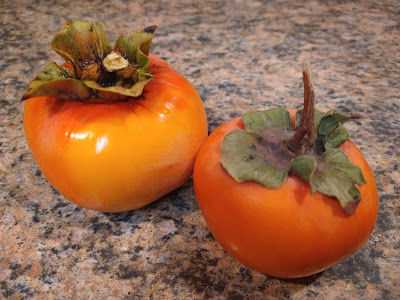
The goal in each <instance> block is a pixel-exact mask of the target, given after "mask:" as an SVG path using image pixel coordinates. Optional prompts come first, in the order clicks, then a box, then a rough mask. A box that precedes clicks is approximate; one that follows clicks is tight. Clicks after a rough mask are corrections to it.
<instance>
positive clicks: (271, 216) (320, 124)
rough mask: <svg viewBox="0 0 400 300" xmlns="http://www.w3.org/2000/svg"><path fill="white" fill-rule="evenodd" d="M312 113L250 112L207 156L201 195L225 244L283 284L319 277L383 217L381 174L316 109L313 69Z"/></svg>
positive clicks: (219, 136) (198, 185)
mask: <svg viewBox="0 0 400 300" xmlns="http://www.w3.org/2000/svg"><path fill="white" fill-rule="evenodd" d="M303 78H304V79H303V80H304V90H305V92H304V104H305V107H304V109H303V110H300V111H298V112H295V111H293V110H286V109H283V108H282V109H281V108H277V109H270V110H267V111H263V112H252V111H250V112H246V113H245V114H244V115H243V116H242V117H237V118H235V119H233V120H230V121H228V122H227V123H225V124H223V125H222V126H220V127H219V128H217V129H216V130H215V131H214V132H213V133H211V135H210V136H209V137H208V138H207V140H206V141H205V142H204V144H203V145H202V146H201V148H200V151H199V153H198V155H197V158H196V162H195V167H194V173H193V181H194V191H195V196H196V199H197V202H198V205H199V207H200V209H201V212H202V213H203V215H204V218H205V220H206V222H207V224H208V226H209V228H210V230H211V232H212V234H213V235H214V237H215V239H216V240H217V242H218V243H219V244H220V245H221V246H222V248H223V249H225V251H226V252H227V253H228V254H230V255H231V256H233V257H234V258H235V259H237V260H238V261H239V262H241V263H242V264H244V265H245V266H247V267H249V268H251V269H254V270H257V271H259V272H262V273H264V274H268V275H271V276H275V277H280V278H296V277H304V276H308V275H312V274H315V273H318V272H320V271H322V270H325V269H326V268H329V267H330V266H332V265H334V264H335V263H337V262H339V261H340V260H342V259H344V258H346V257H348V256H350V255H352V254H353V253H355V252H356V251H357V250H358V249H359V248H360V247H361V246H362V245H363V244H364V243H365V242H366V241H367V239H368V237H369V235H370V234H371V232H372V230H373V228H374V225H375V222H376V218H377V213H378V193H377V188H376V184H375V180H374V176H373V174H372V171H371V169H370V167H369V166H368V164H367V162H366V160H365V159H364V157H363V155H362V153H361V152H360V150H359V149H358V148H357V146H356V145H355V144H354V143H353V142H351V141H350V140H349V136H348V133H347V131H346V130H345V129H344V127H343V126H342V123H343V122H344V121H346V120H347V119H348V118H349V116H345V115H342V114H336V113H334V112H333V111H330V112H328V113H321V112H319V111H318V110H316V109H314V89H313V84H312V82H311V73H310V71H309V65H308V63H306V64H305V66H304V71H303Z"/></svg>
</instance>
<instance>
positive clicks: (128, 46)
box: [114, 26, 156, 68]
mask: <svg viewBox="0 0 400 300" xmlns="http://www.w3.org/2000/svg"><path fill="white" fill-rule="evenodd" d="M155 29H156V26H150V27H147V28H145V29H143V30H137V31H135V32H133V33H128V34H124V35H121V36H119V37H118V39H117V40H116V42H115V46H114V49H115V51H116V52H118V53H120V54H121V55H122V56H124V57H126V59H128V61H129V63H130V64H131V65H134V66H138V67H139V68H147V67H148V66H149V64H150V59H149V57H148V55H149V52H150V46H151V41H152V39H153V34H154V31H155Z"/></svg>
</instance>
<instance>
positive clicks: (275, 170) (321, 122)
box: [220, 93, 366, 214]
mask: <svg viewBox="0 0 400 300" xmlns="http://www.w3.org/2000/svg"><path fill="white" fill-rule="evenodd" d="M307 96H308V93H307ZM312 101H313V99H312ZM311 106H312V108H313V103H312V104H311ZM310 114H311V115H312V117H313V120H312V123H313V124H312V126H311V127H309V128H314V130H315V131H314V133H313V134H312V136H313V138H312V139H313V141H312V144H310V138H309V133H307V130H305V134H302V135H303V136H302V137H301V138H302V139H300V142H301V143H300V144H299V145H296V146H295V147H294V148H296V151H293V149H290V148H288V147H287V141H288V140H291V138H292V137H293V136H294V135H296V134H297V133H298V132H299V131H300V130H299V128H301V126H302V122H303V121H304V120H306V118H305V117H304V110H303V109H301V110H298V111H297V112H296V115H295V127H294V128H293V127H292V124H291V121H290V114H289V112H288V111H287V110H285V109H283V108H273V109H269V110H265V111H248V112H246V113H245V114H244V115H243V116H242V121H243V124H244V130H235V131H233V132H231V133H229V134H228V135H226V137H225V138H224V140H223V141H222V144H221V159H220V162H221V165H222V167H223V168H224V169H225V170H226V172H227V173H228V174H229V175H231V176H232V177H233V178H234V179H235V180H236V181H238V182H249V181H253V182H256V183H259V184H261V185H263V186H265V187H266V188H272V189H274V188H278V187H280V186H281V185H282V184H283V183H284V182H285V180H286V177H287V176H288V175H289V174H291V175H295V176H298V177H300V178H301V179H303V180H304V181H305V182H306V183H307V184H308V185H309V186H310V192H311V194H314V193H316V192H320V193H322V194H324V195H327V196H332V197H335V198H336V199H337V200H338V201H339V203H340V205H341V206H342V208H343V211H344V212H345V213H346V214H352V213H354V211H355V208H356V207H357V204H358V202H359V201H360V199H361V193H360V191H359V189H358V184H365V183H366V181H365V179H364V177H363V174H362V170H361V168H360V167H358V166H356V165H354V164H353V163H352V162H351V161H350V159H349V157H348V156H347V155H346V154H345V153H344V152H343V151H341V150H340V149H338V147H339V146H340V145H342V144H343V143H344V142H345V141H347V140H348V139H349V133H348V131H347V130H346V129H345V127H344V126H343V125H342V124H343V123H344V122H346V121H347V120H348V119H349V118H351V117H350V116H347V115H344V114H339V113H335V112H333V111H332V110H331V111H328V112H326V113H324V112H321V111H319V110H317V109H314V108H313V111H312V112H311V113H310V111H308V115H309V116H310ZM308 122H309V121H308Z"/></svg>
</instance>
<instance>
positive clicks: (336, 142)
mask: <svg viewBox="0 0 400 300" xmlns="http://www.w3.org/2000/svg"><path fill="white" fill-rule="evenodd" d="M349 138H350V134H349V132H348V131H347V129H346V128H345V127H344V126H343V125H342V123H339V124H338V126H337V128H336V130H335V131H334V132H333V133H332V134H331V135H328V136H326V137H325V138H324V146H325V148H326V149H334V148H338V147H339V146H340V145H342V144H343V143H344V142H345V141H347V140H348V139H349Z"/></svg>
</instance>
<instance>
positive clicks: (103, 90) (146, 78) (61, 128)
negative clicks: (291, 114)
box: [24, 21, 207, 212]
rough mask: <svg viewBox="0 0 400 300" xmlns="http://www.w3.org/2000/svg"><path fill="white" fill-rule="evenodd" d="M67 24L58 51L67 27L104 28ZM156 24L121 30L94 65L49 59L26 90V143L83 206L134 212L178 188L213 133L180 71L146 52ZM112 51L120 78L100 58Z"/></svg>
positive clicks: (61, 186)
mask: <svg viewBox="0 0 400 300" xmlns="http://www.w3.org/2000/svg"><path fill="white" fill-rule="evenodd" d="M65 26H66V28H67V38H66V37H65V34H66V33H65V29H64V31H63V32H62V35H61V34H59V35H58V38H56V39H55V41H57V43H56V42H54V41H53V44H57V45H58V46H57V47H59V48H61V47H66V46H65V45H69V43H64V42H63V40H62V39H67V40H68V39H69V38H70V35H71V33H70V31H72V32H73V33H72V37H73V38H74V39H79V38H80V37H81V36H80V35H82V36H84V37H87V35H89V36H90V37H91V38H92V39H94V40H96V39H99V38H100V39H101V38H102V34H99V36H100V37H92V36H91V35H90V34H92V32H96V31H95V30H91V29H92V28H93V27H95V26H96V28H97V32H100V33H101V30H100V29H101V25H99V24H98V23H87V22H83V21H72V22H67V24H66V25H65ZM73 26H75V27H73ZM71 28H72V29H71ZM82 28H83V29H82ZM99 28H100V29H99ZM149 28H150V29H151V30H150V29H145V30H144V31H138V32H136V33H135V34H133V35H124V36H121V37H120V38H119V39H118V41H117V43H116V47H115V49H116V50H115V51H119V52H118V53H119V54H115V53H114V52H111V54H112V55H110V56H108V55H107V53H110V51H111V46H110V47H108V48H107V49H106V50H104V49H100V50H99V52H100V53H103V52H104V51H107V52H104V54H101V55H99V60H93V61H92V63H93V65H88V64H87V65H83V67H82V68H81V65H80V64H78V63H77V61H75V62H74V61H71V60H68V61H67V64H64V65H63V66H57V65H56V64H55V63H52V64H49V65H48V66H47V67H46V68H45V69H44V70H42V72H41V73H40V74H39V75H38V76H37V77H36V78H35V79H34V81H32V83H31V84H30V86H29V88H28V92H27V94H26V95H25V96H24V99H26V102H25V111H24V130H25V135H26V139H27V142H28V146H29V148H30V150H31V151H32V154H33V156H34V158H35V160H36V162H37V164H38V166H39V168H40V169H41V171H42V172H43V174H44V176H45V177H46V178H47V180H48V181H49V182H50V183H51V184H52V185H53V186H54V187H55V188H56V189H57V190H58V191H59V192H60V193H61V194H62V195H64V196H65V197H66V198H67V199H69V200H70V201H72V202H74V203H76V204H77V205H80V206H83V207H86V208H89V209H93V210H99V211H108V212H121V211H127V210H133V209H136V208H139V207H142V206H144V205H146V204H148V203H150V202H152V201H155V200H157V199H158V198H160V197H162V196H163V195H165V194H167V193H169V192H171V191H172V190H174V189H176V188H178V187H179V186H180V185H182V184H183V183H184V182H185V181H186V180H187V179H188V178H189V177H190V176H191V175H192V170H193V165H194V161H195V157H196V154H197V152H198V149H199V147H200V145H201V144H202V143H203V142H204V140H205V139H206V137H207V118H206V114H205V110H204V107H203V103H202V101H201V99H200V97H199V96H198V94H197V92H196V90H195V89H194V87H193V86H192V85H191V84H190V83H189V82H188V81H187V80H186V79H185V78H184V77H183V76H181V75H180V74H179V73H178V72H177V71H176V70H175V69H173V68H172V67H171V66H170V65H169V64H168V63H167V62H165V61H164V60H162V59H161V58H159V57H157V56H155V55H152V54H149V53H148V50H149V49H150V44H149V43H150V41H151V37H152V33H153V32H154V29H155V27H154V26H153V27H149ZM80 30H83V33H81V31H80ZM60 35H61V38H60V37H59V36H60ZM132 36H134V38H137V37H138V36H139V38H141V40H142V41H143V42H142V44H140V43H134V42H132V41H131V38H132ZM60 39H61V41H60ZM86 40H89V38H85V41H86ZM104 43H105V42H103V43H102V44H104ZM60 44H61V46H60ZM131 45H133V46H135V47H136V48H134V49H133V50H132V49H131V48H129V47H131ZM123 47H125V48H123ZM59 48H57V49H59ZM62 49H63V50H62V51H60V52H61V53H62V54H63V55H64V56H67V57H72V58H74V56H73V55H75V52H77V50H73V51H72V50H71V53H72V54H71V55H66V54H65V53H66V52H67V51H69V49H67V50H64V48H62ZM129 49H130V50H129ZM78 50H79V49H78ZM102 51H103V52H102ZM135 51H136V52H135ZM125 52H126V53H127V54H125ZM90 53H91V52H90ZM90 53H89V55H91V54H90ZM132 53H136V54H135V55H133V54H132ZM129 54H131V57H130V56H129ZM106 55H107V57H109V58H110V59H117V60H116V61H115V62H111V63H110V62H108V63H109V64H110V65H113V64H114V67H113V66H111V67H110V65H109V66H108V67H109V69H110V70H111V71H112V72H114V69H115V72H116V73H115V74H114V73H112V72H110V71H109V70H108V69H107V70H105V67H104V66H103V65H102V63H101V60H100V58H101V57H103V58H104V57H106ZM121 57H122V58H123V59H121ZM78 58H79V59H81V56H78ZM126 58H128V59H129V60H127V59H126ZM136 59H137V60H136ZM121 61H122V64H123V66H122V67H121V66H118V64H119V63H120V62H121ZM95 64H97V65H95ZM115 65H117V67H115ZM79 68H81V69H79ZM121 68H122V69H121ZM93 70H94V71H93ZM96 70H97V71H96ZM97 72H100V73H97ZM118 72H119V73H118ZM135 72H136V73H135ZM78 74H80V75H79V76H78ZM50 75H52V77H50ZM82 77H86V78H85V79H84V80H83V79H82ZM102 80H103V82H102ZM98 82H100V83H101V84H99V83H98ZM104 82H110V84H111V83H112V84H113V86H112V85H105V84H104ZM114 84H115V85H114ZM46 92H48V93H50V94H51V96H47V95H46ZM43 93H44V95H42V94H43ZM119 93H122V94H119ZM138 93H139V94H140V95H138V96H135V97H133V96H130V95H133V94H134V95H136V94H138ZM38 94H39V95H38ZM86 96H87V98H85V97H86Z"/></svg>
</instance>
